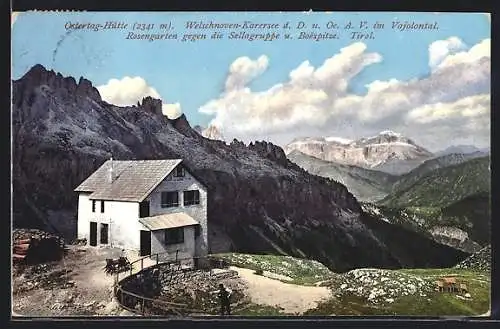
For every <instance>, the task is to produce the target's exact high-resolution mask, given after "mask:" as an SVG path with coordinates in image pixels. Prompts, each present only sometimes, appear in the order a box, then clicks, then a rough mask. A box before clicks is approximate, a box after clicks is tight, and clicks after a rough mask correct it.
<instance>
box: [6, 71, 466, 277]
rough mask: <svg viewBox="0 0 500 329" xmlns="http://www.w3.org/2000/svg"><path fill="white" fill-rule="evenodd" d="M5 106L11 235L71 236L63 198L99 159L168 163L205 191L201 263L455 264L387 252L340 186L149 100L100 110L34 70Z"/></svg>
mask: <svg viewBox="0 0 500 329" xmlns="http://www.w3.org/2000/svg"><path fill="white" fill-rule="evenodd" d="M12 102H13V108H12V111H13V146H14V154H13V162H14V163H13V176H14V177H13V182H14V225H15V226H17V227H38V228H44V229H50V230H54V231H58V232H60V233H62V234H64V235H65V236H66V237H71V236H74V234H75V230H76V206H77V196H76V194H75V193H74V192H73V189H74V188H75V187H76V186H77V185H78V184H79V183H81V182H82V181H83V180H84V179H85V178H86V177H88V176H89V175H90V174H91V173H92V172H93V171H94V170H95V169H97V168H98V167H99V166H100V165H101V164H102V163H103V162H104V161H106V160H107V159H108V158H109V157H110V156H113V158H115V159H122V160H125V159H160V158H173V157H179V158H183V159H184V160H185V163H186V165H187V166H188V167H190V168H191V169H192V170H193V171H194V172H195V174H197V176H198V177H200V179H201V180H203V182H204V183H205V184H206V185H207V186H208V188H209V206H208V207H209V209H208V216H209V223H210V224H209V239H210V247H211V251H212V252H221V251H230V250H233V251H241V252H252V253H258V252H271V253H282V254H290V255H295V256H300V257H308V258H312V259H316V260H318V261H321V262H323V263H325V264H327V265H328V266H329V267H330V268H332V269H335V270H339V271H344V270H348V269H352V268H356V267H392V268H393V267H400V266H407V265H411V266H419V265H422V266H423V265H428V264H432V265H433V266H451V265H453V264H455V263H457V262H458V261H459V260H461V259H462V258H464V257H465V256H466V255H465V254H464V253H461V252H458V251H456V250H454V249H452V248H448V247H446V246H443V245H439V244H436V243H433V242H432V241H430V240H425V241H427V242H428V248H427V249H426V251H427V252H426V254H425V257H423V256H419V257H416V256H415V255H414V254H413V252H409V250H408V246H411V245H412V243H411V239H412V237H413V238H415V239H416V240H415V241H420V240H421V239H422V238H421V237H420V236H419V235H418V234H416V233H412V232H406V231H405V233H404V236H405V239H404V241H401V243H400V244H398V243H397V242H394V241H400V239H398V240H394V241H391V239H392V238H393V236H394V235H399V234H400V233H401V229H400V228H398V227H393V228H391V229H390V230H388V229H387V228H386V227H383V226H380V225H375V224H373V222H372V221H371V220H369V219H367V218H365V214H364V213H363V212H362V210H361V207H360V205H359V204H358V202H357V200H356V199H355V198H354V197H353V196H352V194H351V193H349V191H348V190H347V189H346V188H345V186H343V185H341V184H339V183H336V182H334V181H331V180H328V179H325V178H321V177H318V176H313V175H310V174H308V173H307V172H305V171H304V170H302V169H301V168H299V167H298V166H297V165H295V164H293V163H291V162H290V161H288V160H287V158H286V156H285V153H284V152H283V150H282V149H281V148H279V147H277V146H275V145H273V144H270V143H266V142H256V143H252V144H250V145H248V146H246V145H244V144H243V143H241V142H239V141H236V140H235V141H233V142H232V143H230V144H226V143H225V142H222V141H217V140H209V139H206V138H204V137H203V136H201V135H200V134H199V133H198V132H196V131H195V130H194V129H192V128H191V127H190V125H189V123H188V121H187V120H186V117H185V116H181V117H179V118H177V119H175V120H169V119H167V118H166V117H164V116H163V115H162V113H161V102H160V101H159V100H156V99H153V98H150V97H147V98H145V99H143V101H142V102H141V103H139V104H138V105H136V106H128V107H118V106H115V105H112V104H108V103H106V102H104V101H103V100H102V99H101V97H100V96H99V93H98V91H97V90H96V89H95V88H94V87H93V86H92V84H91V83H90V82H89V81H88V80H85V79H83V78H80V80H79V81H78V82H76V80H75V79H73V78H71V77H63V76H62V75H60V74H58V73H55V72H53V71H47V70H46V69H45V68H44V67H42V66H40V65H36V66H34V67H33V68H32V69H31V70H30V71H28V72H27V73H26V74H25V75H24V76H23V77H22V78H21V79H19V80H16V81H13V101H12ZM389 241H391V242H389ZM396 249H398V250H396ZM424 258H425V259H424Z"/></svg>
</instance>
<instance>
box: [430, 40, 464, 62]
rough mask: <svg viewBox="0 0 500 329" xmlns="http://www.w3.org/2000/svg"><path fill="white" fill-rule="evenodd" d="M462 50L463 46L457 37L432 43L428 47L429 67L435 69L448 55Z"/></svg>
mask: <svg viewBox="0 0 500 329" xmlns="http://www.w3.org/2000/svg"><path fill="white" fill-rule="evenodd" d="M464 48H465V44H464V43H463V41H462V40H460V39H459V38H457V37H450V38H448V39H446V40H437V41H434V42H433V43H431V44H430V46H429V66H430V67H432V68H433V67H436V66H437V65H439V64H440V63H441V62H442V61H443V59H445V58H446V57H447V56H448V55H450V54H452V53H454V52H456V51H458V50H462V49H464Z"/></svg>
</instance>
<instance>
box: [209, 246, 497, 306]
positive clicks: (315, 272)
mask: <svg viewBox="0 0 500 329" xmlns="http://www.w3.org/2000/svg"><path fill="white" fill-rule="evenodd" d="M218 257H221V258H224V259H226V260H230V261H231V262H232V264H233V265H234V266H239V267H245V268H250V269H254V270H257V269H263V270H266V271H270V272H273V273H277V274H283V275H287V276H290V277H291V278H293V281H291V283H296V284H310V283H313V282H318V281H323V280H328V285H329V286H330V287H331V288H332V292H335V291H336V290H337V289H338V288H339V286H340V282H342V277H343V275H341V274H336V273H333V272H330V271H329V270H328V269H327V268H326V266H323V265H322V264H320V263H318V262H315V261H311V260H305V259H297V258H293V257H288V256H275V255H249V254H220V255H218ZM386 273H390V275H391V276H392V277H393V278H397V277H400V276H401V277H414V278H415V279H423V280H425V281H426V282H428V284H429V285H434V282H435V280H436V279H438V278H441V277H446V276H454V277H456V278H457V280H458V281H459V282H463V283H466V284H467V286H468V289H469V292H470V294H471V296H472V298H471V299H470V300H462V299H459V298H458V297H456V293H440V292H434V291H433V292H431V293H430V294H428V295H427V296H425V297H422V296H421V295H420V294H418V293H417V294H414V295H409V296H404V295H402V296H400V297H398V298H396V300H395V301H394V302H393V303H384V304H372V303H370V302H369V301H368V300H367V299H366V298H364V297H362V296H359V295H355V294H343V295H342V297H332V298H331V299H329V300H327V301H324V302H320V303H319V305H318V307H316V308H315V309H312V310H309V311H308V312H306V314H305V315H400V316H404V315H415V316H442V315H481V314H484V313H486V312H487V311H488V310H489V307H490V273H489V272H479V271H471V270H465V269H457V268H447V269H401V270H387V271H386ZM287 282H290V281H287ZM392 282H393V281H392ZM380 285H381V287H383V285H384V284H383V282H382V283H380ZM332 296H333V295H332ZM233 313H234V314H236V315H249V316H273V315H287V314H285V313H283V312H282V311H281V310H280V309H279V307H276V306H266V305H255V304H250V305H247V306H246V307H245V308H243V309H240V310H238V309H236V310H234V312H233Z"/></svg>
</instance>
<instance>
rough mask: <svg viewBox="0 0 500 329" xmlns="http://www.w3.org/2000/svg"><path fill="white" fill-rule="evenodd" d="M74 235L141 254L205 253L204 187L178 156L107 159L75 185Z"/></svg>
mask: <svg viewBox="0 0 500 329" xmlns="http://www.w3.org/2000/svg"><path fill="white" fill-rule="evenodd" d="M75 191H76V192H78V228H77V231H78V238H80V239H86V240H87V243H88V244H89V245H91V246H109V247H117V248H122V249H126V250H134V251H137V252H138V253H139V255H141V256H146V255H154V254H157V253H161V255H160V258H161V259H175V258H177V259H184V260H185V259H193V258H195V257H202V256H205V255H206V254H207V250H208V234H207V232H208V229H207V225H208V223H207V188H206V187H205V186H204V185H203V184H202V183H201V182H200V181H199V180H197V179H196V178H195V177H194V176H193V175H192V173H191V172H190V171H189V170H188V169H187V168H186V167H185V166H184V165H183V163H182V160H180V159H177V160H140V161H114V160H108V161H106V162H105V163H104V164H103V165H102V166H101V167H100V168H99V169H97V170H96V171H95V172H94V173H93V174H92V175H91V176H89V177H88V178H87V179H86V180H85V181H84V182H83V183H82V184H80V185H79V186H78V187H77V188H76V189H75Z"/></svg>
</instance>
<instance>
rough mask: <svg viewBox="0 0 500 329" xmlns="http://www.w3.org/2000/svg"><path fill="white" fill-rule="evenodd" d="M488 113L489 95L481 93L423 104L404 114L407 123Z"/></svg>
mask: <svg viewBox="0 0 500 329" xmlns="http://www.w3.org/2000/svg"><path fill="white" fill-rule="evenodd" d="M489 115H490V95H489V94H481V95H474V96H469V97H464V98H461V99H459V100H457V101H455V102H449V103H434V104H425V105H422V106H420V107H417V108H414V109H413V110H411V111H410V112H409V113H408V114H407V115H406V119H407V122H408V123H430V122H435V121H440V120H450V119H453V118H460V117H462V118H464V119H467V118H477V117H488V118H489ZM478 128H479V127H478ZM482 128H484V127H482Z"/></svg>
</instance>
